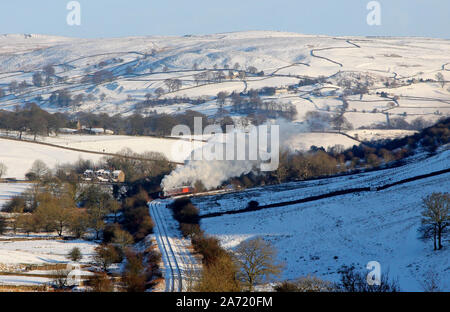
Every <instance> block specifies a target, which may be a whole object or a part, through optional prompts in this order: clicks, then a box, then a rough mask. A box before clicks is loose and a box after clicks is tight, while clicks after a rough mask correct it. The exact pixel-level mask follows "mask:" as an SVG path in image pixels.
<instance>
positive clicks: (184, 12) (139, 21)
mask: <svg viewBox="0 0 450 312" xmlns="http://www.w3.org/2000/svg"><path fill="white" fill-rule="evenodd" d="M68 2H69V0H1V1H0V33H2V34H5V33H38V34H51V35H62V36H71V37H88V38H97V37H122V36H145V35H186V34H210V33H220V32H232V31H244V30H278V31H289V32H297V33H304V34H325V35H388V36H424V37H437V38H446V39H450V1H448V0H379V1H378V2H379V3H380V4H381V25H380V26H369V25H368V24H367V22H366V16H367V14H368V13H369V11H368V10H367V8H366V6H367V3H368V2H369V0H79V1H78V2H79V3H80V4H81V25H80V26H69V25H68V24H67V22H66V17H67V14H68V13H69V11H68V10H67V9H66V5H67V3H68Z"/></svg>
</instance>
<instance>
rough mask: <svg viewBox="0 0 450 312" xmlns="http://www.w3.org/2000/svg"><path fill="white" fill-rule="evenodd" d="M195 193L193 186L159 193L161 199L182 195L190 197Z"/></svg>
mask: <svg viewBox="0 0 450 312" xmlns="http://www.w3.org/2000/svg"><path fill="white" fill-rule="evenodd" d="M194 192H195V189H194V188H193V187H192V186H182V187H178V188H174V189H170V190H164V191H162V192H160V193H159V197H160V198H168V197H174V196H180V195H189V194H192V193H194Z"/></svg>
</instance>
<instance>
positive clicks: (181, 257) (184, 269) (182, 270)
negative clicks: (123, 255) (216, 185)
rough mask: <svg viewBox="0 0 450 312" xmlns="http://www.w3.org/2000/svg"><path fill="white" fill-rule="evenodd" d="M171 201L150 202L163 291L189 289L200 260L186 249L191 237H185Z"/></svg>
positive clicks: (198, 268)
mask: <svg viewBox="0 0 450 312" xmlns="http://www.w3.org/2000/svg"><path fill="white" fill-rule="evenodd" d="M169 203H170V201H168V200H154V201H152V202H149V204H148V206H149V210H150V215H151V217H152V219H153V222H154V223H155V228H154V232H155V237H156V241H157V243H158V247H159V250H160V252H161V255H162V259H163V262H164V268H163V270H162V271H163V274H164V278H165V281H166V288H165V291H166V292H183V291H189V290H190V287H191V286H192V282H193V280H194V278H195V276H196V275H197V272H198V271H199V270H200V268H201V264H200V263H199V261H197V259H196V258H195V257H194V256H193V255H192V254H191V252H190V250H189V245H190V241H189V240H187V239H184V238H183V237H182V236H181V234H180V233H179V230H178V228H177V224H176V221H175V220H174V219H173V217H172V213H171V211H170V210H169V208H168V207H167V206H168V204H169Z"/></svg>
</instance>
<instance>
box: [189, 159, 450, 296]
mask: <svg viewBox="0 0 450 312" xmlns="http://www.w3.org/2000/svg"><path fill="white" fill-rule="evenodd" d="M449 156H450V153H449V151H444V152H442V153H440V154H439V155H436V156H435V157H432V158H429V159H426V160H423V161H420V162H418V163H415V164H411V165H407V166H404V167H400V168H396V169H388V170H383V171H380V172H378V173H377V172H372V173H367V174H360V175H357V176H356V177H341V178H333V179H324V180H317V181H309V182H298V183H296V184H295V183H290V184H286V185H280V186H274V187H266V188H258V189H252V190H248V191H245V192H241V193H234V194H226V195H217V196H209V197H203V198H195V199H194V200H193V201H194V203H195V204H196V205H197V206H198V207H199V208H200V210H201V213H202V214H205V213H206V212H218V211H225V210H236V209H242V208H245V207H246V205H247V203H248V202H249V201H250V200H257V201H259V202H260V204H261V205H263V204H269V203H275V202H282V201H287V200H294V199H299V198H304V197H307V196H311V195H318V194H324V193H326V192H329V191H333V190H338V189H344V188H349V187H363V186H366V185H380V184H386V183H390V182H393V181H398V180H400V179H404V178H407V177H411V176H414V175H420V174H425V173H429V172H433V171H437V170H442V169H446V168H448V159H449ZM449 181H450V174H449V173H447V174H443V175H439V176H435V177H430V178H427V179H424V180H418V181H415V182H410V183H407V184H402V185H398V186H395V187H392V188H389V189H386V190H384V191H378V192H376V191H375V192H364V193H357V194H349V195H343V196H337V197H332V198H329V199H322V200H318V201H313V202H308V203H303V204H297V205H291V206H284V207H279V208H271V209H267V210H260V211H255V212H248V213H243V214H237V215H224V216H220V217H214V218H207V219H203V220H202V228H203V229H204V230H205V231H206V232H207V233H208V234H212V235H215V236H217V237H218V238H220V240H221V242H222V244H223V246H224V247H226V248H230V249H232V248H234V247H235V246H236V245H237V244H239V243H240V242H241V241H243V240H246V239H249V238H252V237H256V236H263V237H264V238H266V239H268V240H270V241H271V242H272V243H273V244H274V245H275V246H276V248H277V249H278V251H279V259H280V260H282V261H284V262H285V263H286V268H285V270H284V273H283V276H282V278H283V279H294V278H296V277H299V276H305V275H308V274H314V275H316V276H318V277H320V278H323V279H326V280H331V281H337V280H338V278H339V275H338V274H337V271H338V269H339V268H340V267H341V266H342V265H352V264H354V265H355V266H356V267H357V268H358V269H359V270H361V271H363V270H365V266H366V264H367V263H368V262H369V261H378V262H380V264H381V266H382V271H383V272H387V271H389V275H390V276H391V277H393V278H398V281H399V283H400V287H401V289H402V290H403V291H421V290H422V288H421V282H423V281H424V280H425V279H426V274H428V272H429V271H430V270H433V271H434V272H436V273H439V275H440V279H441V282H442V284H441V286H442V287H443V289H445V290H447V291H448V290H450V284H449V283H448V280H449V278H450V261H449V260H450V248H449V246H448V245H449V243H450V242H448V241H446V242H444V245H445V246H446V247H445V248H444V249H443V250H442V251H439V252H434V251H433V246H432V242H431V241H427V242H423V241H421V240H419V239H418V233H417V230H418V228H419V226H420V218H421V211H422V208H421V200H422V198H423V197H425V196H427V195H429V194H431V193H432V192H448V190H449V188H450V182H449ZM283 188H285V191H283Z"/></svg>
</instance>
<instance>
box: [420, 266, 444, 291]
mask: <svg viewBox="0 0 450 312" xmlns="http://www.w3.org/2000/svg"><path fill="white" fill-rule="evenodd" d="M421 284H422V288H423V290H424V291H425V292H441V279H440V277H439V275H438V274H437V273H436V272H434V271H433V270H430V271H428V272H427V273H426V274H425V280H424V281H423V282H422V283H421Z"/></svg>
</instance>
